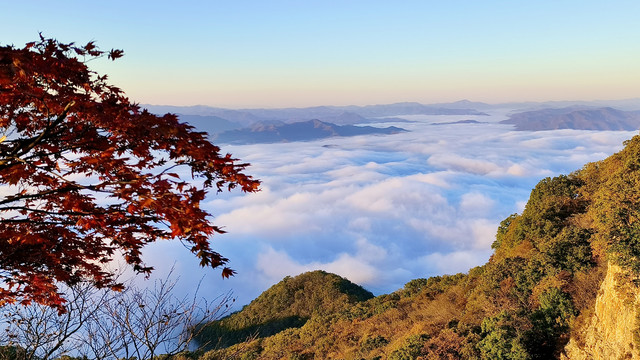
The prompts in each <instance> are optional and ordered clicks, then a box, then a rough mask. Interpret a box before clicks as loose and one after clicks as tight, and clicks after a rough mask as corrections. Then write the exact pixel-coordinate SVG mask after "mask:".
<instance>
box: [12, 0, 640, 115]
mask: <svg viewBox="0 0 640 360" xmlns="http://www.w3.org/2000/svg"><path fill="white" fill-rule="evenodd" d="M0 3H1V5H2V13H3V15H4V16H3V21H2V22H1V23H0V34H1V36H0V43H1V44H14V45H16V46H21V45H23V44H24V43H26V42H29V41H32V40H35V39H36V38H37V37H38V33H39V32H42V33H43V34H44V35H45V36H46V37H53V38H57V39H58V40H60V41H64V42H77V43H80V44H82V43H85V42H88V41H96V42H97V44H98V45H99V46H100V47H101V48H102V49H105V50H109V49H111V48H119V49H123V50H124V51H125V54H126V55H125V57H124V58H122V59H120V60H118V61H116V62H113V63H111V62H109V61H107V60H104V61H97V62H95V63H94V64H93V65H92V67H93V68H94V69H95V70H97V71H99V72H101V73H107V74H109V75H110V78H111V80H112V82H113V83H114V84H117V85H118V86H120V87H121V88H123V89H124V90H125V91H126V92H127V94H128V95H129V96H130V97H131V98H132V99H133V100H134V101H136V102H139V103H145V104H162V105H196V104H202V105H210V106H220V107H231V108H247V107H270V108H277V107H301V106H314V105H328V104H331V105H351V104H355V105H366V104H377V103H389V102H400V101H418V102H422V103H434V102H446V101H457V100H461V99H470V100H473V101H484V102H489V103H499V102H506V101H523V100H528V101H539V100H545V101H546V100H578V99H580V100H594V99H621V98H631V97H636V96H637V94H638V92H639V90H640V70H639V67H640V65H638V61H637V60H638V58H639V57H640V47H639V46H638V43H639V40H640V39H639V37H640V23H639V22H638V21H637V14H638V13H640V3H639V2H637V1H633V0H629V1H624V0H613V1H606V2H604V1H591V0H561V1H535V2H533V1H529V2H524V1H506V0H487V1H472V0H467V1H462V0H451V1H433V0H419V1H413V0H407V1H396V2H390V1H368V0H352V1H326V0H325V1H315V0H310V1H292V0H289V1H283V0H273V1H255V0H254V1H190V0H186V1H180V2H178V1H144V0H141V1H121V0H116V1H104V2H97V1H64V0H62V1H55V2H54V1H28V0H27V1H1V2H0Z"/></svg>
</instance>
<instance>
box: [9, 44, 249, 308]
mask: <svg viewBox="0 0 640 360" xmlns="http://www.w3.org/2000/svg"><path fill="white" fill-rule="evenodd" d="M120 56H122V51H120V50H112V51H110V52H103V51H101V50H99V49H98V48H97V47H96V45H95V44H94V43H93V42H90V43H88V44H86V45H84V46H78V45H75V44H73V43H70V44H64V43H60V42H58V41H56V40H52V39H45V38H43V37H42V36H41V37H40V40H39V41H37V42H33V43H29V44H27V45H26V46H25V47H24V48H14V47H12V46H9V47H0V129H1V130H0V131H1V132H2V133H0V139H1V140H0V281H1V282H2V285H1V286H0V304H2V303H12V302H16V301H19V302H22V303H29V302H31V301H37V302H39V303H44V304H50V305H60V304H62V303H63V302H64V299H63V298H62V295H61V294H59V291H58V288H57V286H56V283H58V282H64V283H67V284H74V283H77V282H79V281H81V280H86V279H89V280H91V281H93V282H94V284H95V285H96V286H97V287H114V288H116V289H117V288H119V287H120V285H119V284H118V283H117V282H116V280H115V277H114V274H113V273H111V272H109V271H108V270H105V267H104V265H105V264H106V263H109V262H110V261H112V260H114V258H116V257H119V256H122V257H123V258H124V260H125V261H126V263H128V264H129V265H131V266H132V267H133V268H134V269H135V271H137V272H139V273H147V274H148V273H149V272H150V271H151V270H152V269H151V268H150V267H148V266H146V265H145V264H144V263H143V261H142V259H141V250H142V248H143V247H144V246H145V245H146V244H149V243H152V242H155V241H157V240H165V239H171V240H178V241H181V242H182V243H183V244H184V245H185V246H186V247H187V248H189V249H190V250H191V251H192V252H193V253H194V254H195V255H196V256H197V257H198V258H199V260H200V264H201V265H202V266H210V267H214V268H215V267H222V275H223V276H225V277H228V276H230V275H232V274H233V270H231V269H229V268H227V267H226V266H225V264H226V263H227V259H226V258H224V257H223V256H222V255H220V254H219V253H217V252H216V251H214V250H212V248H211V245H210V237H211V236H212V235H213V234H215V233H222V232H223V231H222V230H221V229H220V228H219V227H217V226H215V225H213V224H211V222H210V214H209V213H207V211H205V210H203V209H201V208H200V206H199V205H200V202H201V201H202V200H203V199H204V198H205V195H206V193H207V191H208V190H210V189H215V190H217V191H222V190H224V189H232V188H235V187H238V188H240V189H242V190H243V191H248V192H252V191H256V190H257V188H258V185H259V182H258V181H257V180H254V179H252V178H251V177H250V176H247V175H245V174H244V173H243V171H244V169H245V167H246V166H247V165H248V164H243V163H238V162H237V160H236V159H234V158H232V157H231V155H229V154H226V155H223V154H221V153H220V149H219V148H218V147H217V146H215V145H213V144H212V143H210V142H209V141H208V140H207V137H206V133H201V132H197V131H195V130H194V128H193V127H191V126H189V125H187V124H185V123H181V122H179V121H178V119H177V117H176V116H175V115H172V114H166V115H164V116H157V115H154V114H151V113H149V112H148V111H146V110H143V109H141V108H140V107H139V106H138V105H137V104H135V103H132V102H130V100H129V99H128V98H127V97H126V96H125V94H124V93H123V92H122V90H121V89H119V88H117V87H115V86H112V85H110V84H109V83H108V82H107V76H106V75H99V74H97V73H95V72H94V71H91V70H90V69H89V68H88V67H87V62H88V61H89V60H92V59H95V58H100V57H107V58H109V59H112V60H113V59H116V58H118V57H120Z"/></svg>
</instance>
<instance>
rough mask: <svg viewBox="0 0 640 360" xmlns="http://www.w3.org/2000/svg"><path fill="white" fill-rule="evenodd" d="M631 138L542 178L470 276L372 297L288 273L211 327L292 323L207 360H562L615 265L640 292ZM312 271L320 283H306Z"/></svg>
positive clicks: (639, 172) (579, 339)
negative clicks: (568, 170) (579, 165)
mask: <svg viewBox="0 0 640 360" xmlns="http://www.w3.org/2000/svg"><path fill="white" fill-rule="evenodd" d="M625 145H626V147H625V148H624V149H623V150H622V151H621V152H619V153H617V154H615V155H613V156H611V157H609V158H608V159H605V160H603V161H600V162H595V163H590V164H587V165H586V166H585V167H584V168H583V169H580V170H578V171H576V172H574V173H572V174H569V175H562V176H558V177H555V178H546V179H543V180H542V181H540V183H538V185H537V186H536V187H535V188H534V189H533V190H532V192H531V196H530V199H529V201H528V203H527V205H526V208H525V210H524V211H523V212H522V214H513V215H511V216H509V217H508V218H506V219H505V220H504V221H502V223H501V224H500V226H499V228H498V229H497V234H496V240H495V242H494V243H493V245H492V247H493V248H494V249H495V253H494V254H493V256H492V257H491V259H490V260H489V261H488V262H487V263H486V264H485V265H483V266H479V267H476V268H473V269H471V270H470V271H469V272H468V273H467V274H457V275H451V276H440V277H434V278H429V279H416V280H412V281H410V282H409V283H407V284H406V285H405V287H404V288H403V289H401V290H398V291H396V292H394V293H392V294H388V295H381V296H378V297H375V298H371V299H368V300H366V301H358V300H364V299H366V296H354V297H351V298H349V296H347V295H345V296H346V297H335V296H329V297H326V296H327V295H328V294H330V293H331V290H330V289H331V288H335V286H334V284H335V283H334V282H333V281H334V280H331V279H335V278H332V277H330V275H329V274H324V273H307V274H303V275H301V276H299V277H295V278H287V279H285V280H283V282H281V283H279V284H277V285H275V286H274V287H273V288H272V289H270V290H268V291H267V292H265V293H264V294H262V295H261V296H260V297H259V298H258V299H256V300H255V301H254V302H253V303H252V304H251V305H249V306H247V307H246V308H245V309H243V310H242V311H240V312H238V313H236V314H234V315H232V316H230V317H229V318H227V319H224V320H222V321H220V322H217V323H213V324H211V325H210V326H211V327H212V328H215V329H218V330H224V329H227V330H228V331H229V332H230V333H232V334H234V332H235V331H236V329H238V328H244V329H247V328H251V326H254V325H255V324H263V323H265V321H266V322H268V321H273V320H274V319H290V320H287V321H291V323H287V326H280V327H277V326H276V327H273V328H269V329H270V330H269V331H262V330H258V331H257V332H256V333H254V336H249V335H250V334H249V333H242V335H243V336H246V340H247V341H244V342H239V343H235V344H234V345H232V346H228V345H230V344H231V342H228V341H227V342H224V341H223V342H222V343H219V347H218V348H217V349H214V350H212V351H209V352H208V353H205V354H204V355H203V356H202V357H203V358H205V359H209V360H212V359H228V358H238V359H392V360H398V359H553V358H559V357H560V356H561V355H563V353H564V348H565V345H566V344H567V342H568V341H569V339H570V338H571V339H572V344H576V345H575V346H578V347H579V346H580V344H581V343H584V339H583V337H584V330H585V329H586V327H587V326H588V325H589V323H590V321H591V317H592V315H593V314H594V309H595V302H596V297H597V295H598V289H599V287H600V284H601V283H602V281H603V279H604V276H605V274H606V271H607V266H608V264H613V265H615V266H616V267H618V268H620V269H621V271H620V273H619V274H618V275H617V279H618V281H620V282H621V283H624V284H629V286H628V289H631V290H629V291H627V295H625V296H627V297H628V298H627V299H624V298H623V299H621V301H622V302H625V301H626V303H629V302H630V301H631V302H632V301H633V297H634V296H635V295H634V293H635V292H637V286H636V285H634V281H633V280H635V279H637V278H638V276H639V275H640V261H639V255H640V221H639V220H640V191H639V190H640V137H638V136H636V137H634V138H633V139H631V140H629V141H627V142H626V143H625ZM309 277H317V280H319V281H318V282H313V284H314V285H313V286H312V287H305V286H304V285H302V287H301V284H306V283H307V282H306V281H307V280H306V279H309ZM324 280H327V281H325V282H324V283H323V281H324ZM354 289H355V288H354ZM316 292H317V293H316ZM347 293H348V292H347ZM352 296H353V295H352ZM320 298H322V300H319V299H320ZM287 299H288V300H287ZM302 299H304V300H302ZM345 299H351V300H349V301H345ZM298 300H301V301H298ZM252 329H253V328H252ZM635 329H636V330H634V332H635V333H637V332H638V331H637V326H636V327H635ZM223 333H224V332H216V333H215V336H222V335H224V334H223ZM267 335H270V336H267ZM632 335H633V334H632ZM635 335H637V334H635ZM225 336H226V335H225ZM636 338H638V337H637V336H636ZM237 340H239V339H238V338H237V337H236V338H235V340H234V341H233V342H236V341H237ZM636 341H637V340H636ZM637 346H638V344H635V345H634V344H632V346H631V347H632V348H633V347H637ZM625 356H628V357H629V358H630V357H631V356H633V354H630V353H629V354H626V355H625Z"/></svg>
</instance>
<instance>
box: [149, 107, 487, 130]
mask: <svg viewBox="0 0 640 360" xmlns="http://www.w3.org/2000/svg"><path fill="white" fill-rule="evenodd" d="M460 105H461V104H458V106H454V107H452V108H445V107H438V106H430V105H423V104H419V103H415V102H404V103H396V104H388V105H367V106H355V105H353V106H316V107H307V108H284V109H242V110H230V109H223V108H216V107H210V106H202V105H198V106H164V105H143V107H145V108H147V109H149V111H151V112H153V113H157V114H164V113H167V112H170V113H174V114H179V115H181V116H184V115H199V116H215V117H219V118H222V119H225V120H227V121H230V122H233V123H238V124H240V125H241V126H242V127H245V126H249V125H252V124H254V123H257V122H261V121H276V120H277V121H282V122H285V123H294V122H301V121H308V120H320V121H324V122H331V123H334V124H337V125H353V124H363V123H371V122H378V121H380V119H379V118H384V117H393V116H400V115H487V114H486V113H483V112H480V111H478V110H475V109H464V108H461V106H460Z"/></svg>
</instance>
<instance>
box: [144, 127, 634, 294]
mask: <svg viewBox="0 0 640 360" xmlns="http://www.w3.org/2000/svg"><path fill="white" fill-rule="evenodd" d="M446 118H447V117H442V118H440V117H436V118H433V117H431V118H430V119H431V120H429V121H430V122H445V121H447V119H446ZM496 119H497V118H496ZM436 120H437V121H436ZM406 125H407V126H406V127H407V128H409V129H410V130H412V132H408V133H402V134H397V135H392V136H361V137H357V138H332V139H329V140H322V141H311V142H300V143H288V144H262V145H247V146H233V147H229V148H228V149H225V151H229V152H231V153H232V154H233V155H234V157H237V158H240V159H242V161H247V162H251V163H252V164H253V165H252V166H251V167H249V168H247V170H246V171H247V172H248V173H250V174H252V175H254V176H255V177H257V178H259V179H261V180H262V181H263V185H262V189H263V190H262V191H261V192H259V193H256V194H242V193H240V192H239V191H234V192H233V193H231V194H227V193H221V194H219V195H214V196H211V198H210V201H209V202H207V203H206V204H203V207H204V208H205V209H207V210H209V211H210V212H211V213H212V214H214V215H215V218H214V219H213V220H214V223H215V224H216V225H219V226H223V227H224V229H225V230H227V231H228V233H227V234H225V235H223V236H219V237H215V238H214V242H213V247H214V249H216V250H219V251H220V252H221V253H222V255H224V256H226V257H228V258H229V259H231V263H230V265H231V266H232V267H233V268H234V269H235V270H237V271H238V272H239V274H238V275H237V276H236V277H235V278H234V279H231V280H226V281H225V282H222V283H220V282H218V280H215V281H214V282H213V284H215V286H219V287H221V288H226V287H233V288H234V290H235V291H236V293H238V294H241V296H244V298H241V299H239V302H240V303H246V302H248V301H249V300H251V298H250V297H251V296H256V295H257V294H259V293H260V292H261V291H263V290H265V289H266V288H267V287H268V286H270V285H272V284H274V283H275V282H277V281H279V280H280V279H281V278H282V277H284V276H287V275H296V274H298V273H300V272H304V271H309V270H314V269H323V270H326V271H331V272H336V273H338V274H340V275H342V276H345V277H347V278H349V279H350V280H352V281H354V282H357V283H360V284H362V285H365V286H366V287H367V288H369V289H371V290H375V291H377V292H378V293H380V292H391V291H394V290H396V289H397V288H398V287H400V286H402V284H404V283H406V282H407V281H409V280H411V279H414V278H418V277H428V276H432V275H438V274H443V273H456V272H460V271H466V270H468V269H469V268H470V267H472V266H476V265H480V264H482V263H484V262H485V261H486V260H487V258H488V256H489V255H490V254H491V249H490V246H491V243H492V242H493V241H494V237H495V232H496V229H497V225H498V224H499V223H500V221H502V220H503V219H504V218H505V217H507V216H508V215H510V214H511V213H513V212H516V211H517V212H521V211H522V209H524V204H526V200H527V197H528V196H529V193H530V191H531V188H532V187H533V186H534V185H535V184H536V183H537V182H538V181H539V180H540V179H541V178H542V177H545V176H553V175H556V174H559V173H568V172H570V171H573V170H575V169H578V168H581V167H582V165H583V164H584V162H585V161H594V160H599V159H602V158H604V157H606V156H607V155H608V154H611V153H613V152H615V151H617V150H618V149H620V148H621V146H622V141H623V140H624V139H626V138H629V137H630V134H628V133H623V132H606V133H598V132H584V131H582V132H580V131H544V132H516V131H512V128H511V127H509V126H504V125H498V124H486V125H482V126H480V125H478V126H473V127H466V126H463V125H462V126H461V125H455V126H430V125H428V123H411V124H406ZM324 145H331V146H324ZM182 254H185V255H182ZM171 256H177V257H178V258H179V262H183V261H184V262H189V263H195V259H194V258H193V256H192V255H191V254H190V253H189V252H188V251H180V252H177V251H176V252H171ZM158 260H159V261H160V257H158ZM161 261H162V262H163V263H167V259H166V257H162V260H161ZM150 263H151V264H152V265H157V264H153V262H152V261H150ZM161 266H162V264H161ZM181 266H182V267H181V269H188V270H185V271H189V276H193V275H192V274H196V273H197V272H198V270H197V266H194V267H193V268H192V267H186V265H181ZM211 286H212V287H215V286H214V285H211Z"/></svg>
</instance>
